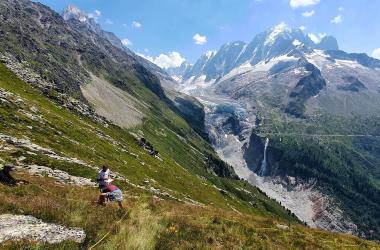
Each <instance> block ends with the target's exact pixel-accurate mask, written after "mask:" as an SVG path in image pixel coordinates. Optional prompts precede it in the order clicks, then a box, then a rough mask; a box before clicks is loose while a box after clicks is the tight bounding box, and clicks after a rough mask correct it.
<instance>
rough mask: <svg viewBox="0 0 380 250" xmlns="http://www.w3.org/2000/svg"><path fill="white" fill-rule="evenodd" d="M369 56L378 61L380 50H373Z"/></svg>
mask: <svg viewBox="0 0 380 250" xmlns="http://www.w3.org/2000/svg"><path fill="white" fill-rule="evenodd" d="M371 56H372V57H374V58H377V59H379V60H380V48H378V49H374V50H373V52H372V54H371Z"/></svg>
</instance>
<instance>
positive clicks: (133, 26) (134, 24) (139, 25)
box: [132, 21, 142, 29]
mask: <svg viewBox="0 0 380 250" xmlns="http://www.w3.org/2000/svg"><path fill="white" fill-rule="evenodd" d="M141 26H142V25H141V23H140V22H138V21H133V22H132V28H136V29H138V28H141Z"/></svg>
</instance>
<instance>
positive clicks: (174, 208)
mask: <svg viewBox="0 0 380 250" xmlns="http://www.w3.org/2000/svg"><path fill="white" fill-rule="evenodd" d="M0 88H1V109H0V111H1V114H0V115H1V119H2V123H1V127H0V129H1V152H0V157H1V161H2V162H3V163H5V162H13V163H14V164H15V165H16V166H18V171H17V173H16V177H17V178H19V179H26V180H28V181H29V182H30V183H29V184H28V185H23V186H19V187H7V186H4V185H1V184H0V196H1V200H2V203H1V204H0V211H1V214H27V215H32V216H35V217H37V218H39V219H42V220H43V221H45V222H50V223H58V224H61V225H64V226H68V227H79V228H83V229H84V232H85V233H86V239H85V241H84V242H83V243H75V242H72V241H64V242H61V243H55V244H46V243H41V242H40V243H37V242H35V243H34V242H28V241H5V242H3V243H2V248H4V249H19V248H21V247H32V248H43V249H76V248H80V249H82V248H88V247H89V246H92V245H94V244H95V243H96V242H97V241H98V240H100V239H101V238H102V237H103V235H104V234H106V233H107V232H108V231H111V234H109V235H108V237H107V238H106V239H105V240H103V241H102V242H101V243H100V244H99V245H98V248H100V249H115V248H125V247H127V246H128V247H136V248H140V249H150V248H158V249H171V248H182V249H183V248H191V247H198V248H205V247H207V248H209V247H211V248H218V247H221V246H226V247H228V246H230V247H229V248H241V247H243V248H245V247H258V246H263V247H275V248H277V247H281V248H308V247H312V246H313V248H314V247H320V248H329V247H332V248H341V249H345V248H346V247H352V246H359V245H361V246H363V247H365V248H370V247H371V246H372V247H376V245H375V244H374V243H371V242H366V241H363V240H360V239H358V238H355V237H353V236H349V235H339V234H332V233H327V232H323V231H318V230H312V229H309V228H306V227H303V226H301V225H299V224H298V223H297V220H296V219H295V218H294V217H292V216H289V214H288V212H287V211H286V210H284V209H283V208H282V207H281V206H280V205H279V204H278V203H276V202H274V201H273V200H270V199H268V198H267V197H266V196H265V195H263V194H262V193H261V192H259V191H258V190H257V189H256V188H253V187H252V186H250V185H248V184H247V183H246V182H242V181H237V180H231V179H228V178H220V177H216V176H214V175H211V174H207V173H206V172H205V170H204V169H202V168H199V167H197V165H195V164H196V157H199V158H201V156H200V155H199V153H197V151H196V150H195V148H194V149H193V152H191V151H189V152H188V154H184V153H183V152H181V150H185V149H186V147H188V146H186V145H187V144H185V143H183V142H182V141H181V140H179V139H178V137H176V136H175V135H173V134H172V133H173V132H171V131H170V130H169V129H167V128H166V127H162V129H160V130H156V132H157V134H159V135H161V138H162V135H164V134H166V135H165V137H164V138H165V139H164V140H162V139H161V143H158V141H157V143H155V142H153V145H154V146H155V147H157V148H158V149H159V150H160V154H161V156H160V157H161V160H160V159H157V158H155V157H152V156H150V155H149V154H148V153H147V152H146V151H145V150H143V149H142V148H140V147H139V145H138V142H137V141H136V140H135V138H134V137H133V136H131V135H130V133H129V132H128V130H125V129H121V128H120V127H117V126H114V125H109V126H104V125H102V124H99V123H96V122H94V121H92V120H91V119H88V118H85V117H83V116H81V115H79V114H78V113H77V112H75V111H69V110H67V109H65V108H62V107H60V106H59V105H57V104H56V103H54V102H52V101H51V100H49V99H48V98H46V97H44V96H43V95H42V93H41V91H40V90H37V89H35V88H33V87H31V86H30V85H29V84H26V83H24V82H22V81H21V80H19V79H18V78H17V77H16V76H15V75H14V74H12V73H11V72H10V71H9V70H8V69H7V68H6V67H5V66H4V65H3V64H1V65H0ZM74 124H75V126H73V125H74ZM157 124H159V123H156V125H157ZM140 129H141V131H140V133H143V132H142V131H147V132H146V133H147V134H146V135H147V138H152V141H154V139H153V138H155V137H156V138H157V136H154V134H153V133H152V134H151V135H150V136H151V137H149V135H148V133H149V132H148V131H149V130H148V129H149V126H147V127H146V128H143V127H141V128H140ZM17 138H18V139H17ZM37 145H38V146H37ZM165 145H169V146H167V148H166V146H165ZM170 146H172V147H170ZM179 153H181V154H182V155H181V157H180V158H182V160H181V159H179V158H177V160H178V162H177V161H176V158H175V155H176V154H179ZM187 155H188V156H187ZM186 157H191V159H192V160H190V159H189V160H187V159H186ZM188 161H192V164H190V165H182V164H184V163H186V162H188ZM105 162H106V163H107V164H109V165H110V166H111V169H112V171H113V172H114V174H116V175H117V176H116V178H117V181H116V183H117V185H119V186H120V187H121V188H122V189H123V191H124V194H125V196H126V200H125V205H126V207H127V211H128V215H127V216H126V217H125V216H124V215H125V214H124V213H123V212H121V211H117V208H116V205H115V204H110V205H108V207H107V208H103V207H99V206H97V205H95V204H94V203H93V201H94V200H96V198H97V195H98V190H97V189H96V188H95V187H91V186H75V185H74V184H73V183H77V184H82V185H83V181H82V182H73V181H69V183H67V180H66V181H65V179H62V178H60V176H61V175H54V174H53V175H49V174H48V172H43V171H40V172H38V171H37V172H36V173H35V174H32V173H33V172H31V171H30V169H32V166H35V165H37V166H40V168H42V167H41V166H43V167H45V170H46V168H47V169H53V170H55V171H57V170H61V171H64V172H66V173H68V174H69V175H71V176H72V178H73V176H78V177H82V178H87V180H89V179H93V178H95V176H96V173H97V170H96V169H97V168H96V167H97V166H100V165H101V164H103V163H105ZM189 166H192V168H190V167H189ZM196 172H197V173H198V174H195V173H196ZM124 178H125V179H124ZM71 180H72V179H71ZM57 181H59V183H57ZM70 182H72V184H70ZM63 183H65V184H63ZM221 188H223V190H225V191H223V192H221V191H220V190H221ZM120 219H122V220H121V221H120V222H119V220H120ZM289 222H290V225H291V229H289V230H287V229H286V227H287V225H288V224H289ZM284 228H285V229H284Z"/></svg>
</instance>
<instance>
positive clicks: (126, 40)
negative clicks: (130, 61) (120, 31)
mask: <svg viewBox="0 0 380 250" xmlns="http://www.w3.org/2000/svg"><path fill="white" fill-rule="evenodd" d="M121 43H122V44H123V45H124V46H131V45H132V42H131V41H130V40H129V39H128V38H124V39H123V40H121Z"/></svg>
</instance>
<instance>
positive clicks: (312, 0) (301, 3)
mask: <svg viewBox="0 0 380 250" xmlns="http://www.w3.org/2000/svg"><path fill="white" fill-rule="evenodd" d="M318 3H319V0H290V7H292V8H293V9H295V8H298V7H306V6H310V5H315V4H318Z"/></svg>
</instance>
